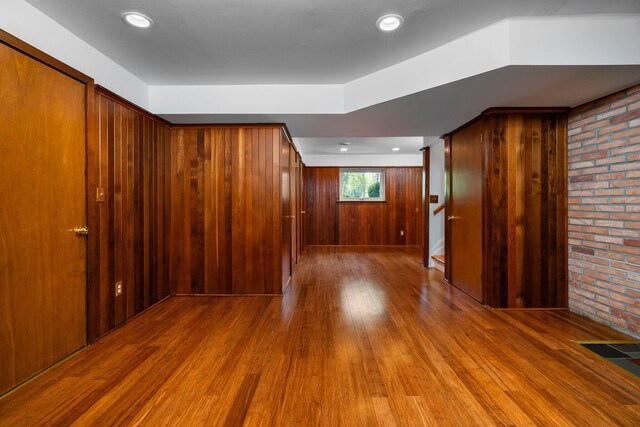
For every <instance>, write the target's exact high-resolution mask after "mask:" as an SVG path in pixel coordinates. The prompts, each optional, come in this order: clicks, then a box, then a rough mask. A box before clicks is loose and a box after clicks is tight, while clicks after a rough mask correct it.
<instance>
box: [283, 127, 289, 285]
mask: <svg viewBox="0 0 640 427" xmlns="http://www.w3.org/2000/svg"><path fill="white" fill-rule="evenodd" d="M290 150H291V148H290V146H289V139H288V138H287V136H286V134H285V133H284V132H282V136H281V138H280V174H281V177H282V181H281V190H280V191H281V203H282V288H283V289H284V288H285V287H286V286H287V285H288V284H289V279H290V278H291V185H290V182H291V165H290V163H289V161H290V157H289V156H290Z"/></svg>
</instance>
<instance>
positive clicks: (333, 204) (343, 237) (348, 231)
mask: <svg viewBox="0 0 640 427" xmlns="http://www.w3.org/2000/svg"><path fill="white" fill-rule="evenodd" d="M384 170H385V198H386V201H385V202H339V201H338V199H339V186H340V168H331V167H328V168H327V167H318V168H313V167H306V168H305V176H304V182H305V184H304V185H305V196H306V200H305V202H306V209H305V211H306V220H305V222H306V224H305V232H306V236H305V237H306V238H305V243H306V244H309V245H421V244H422V242H423V231H422V230H423V228H422V212H423V207H422V168H421V167H407V168H385V169H384Z"/></svg>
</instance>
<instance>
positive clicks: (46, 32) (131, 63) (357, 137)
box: [0, 0, 640, 165]
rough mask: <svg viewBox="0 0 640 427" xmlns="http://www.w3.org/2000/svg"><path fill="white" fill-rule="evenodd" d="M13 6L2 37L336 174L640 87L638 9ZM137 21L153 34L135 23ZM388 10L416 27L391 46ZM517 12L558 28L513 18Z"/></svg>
mask: <svg viewBox="0 0 640 427" xmlns="http://www.w3.org/2000/svg"><path fill="white" fill-rule="evenodd" d="M3 2H4V4H3V8H2V13H0V27H4V28H3V29H5V30H7V31H9V32H11V33H13V34H15V35H16V36H18V37H21V38H22V39H23V40H25V41H27V42H28V43H31V44H33V45H34V46H36V47H38V48H40V49H42V50H44V51H45V52H47V53H49V54H51V55H53V56H55V57H57V58H59V59H61V60H62V61H64V62H66V63H67V64H69V65H71V66H73V67H76V68H78V69H79V70H81V71H83V72H85V73H87V74H89V75H91V76H93V77H95V78H96V83H97V84H101V85H104V86H105V87H107V88H108V89H111V90H113V91H114V92H116V93H118V94H120V95H121V96H124V97H125V98H128V99H130V100H132V102H134V103H138V104H139V105H141V106H143V107H144V108H148V109H150V110H151V111H152V112H154V113H157V114H160V115H161V116H163V117H165V118H166V119H168V120H169V121H171V122H173V123H274V122H278V123H286V124H287V126H288V128H289V130H290V131H291V133H292V135H293V137H294V141H295V143H296V144H297V145H298V146H299V148H300V149H301V151H302V152H303V158H304V156H305V155H307V156H312V157H314V158H315V159H316V160H315V161H317V162H318V164H323V165H328V164H333V162H338V163H340V165H347V163H348V160H345V159H348V158H350V159H354V160H352V161H353V162H356V160H355V159H356V158H358V159H360V160H358V161H359V162H360V163H362V164H365V163H366V164H369V163H370V164H371V165H373V164H374V163H375V164H380V165H391V164H393V161H397V163H398V164H405V165H406V164H413V163H412V162H416V161H419V159H420V156H419V155H418V154H415V153H416V151H415V150H416V149H417V148H418V147H419V146H420V145H422V144H423V143H424V145H429V144H430V143H432V142H433V141H437V140H438V135H441V134H443V133H446V132H448V131H451V130H452V129H454V128H456V127H458V126H460V125H461V124H462V123H464V122H466V121H468V120H469V119H471V118H473V117H475V116H476V115H478V114H479V113H480V112H482V111H483V110H484V109H486V108H489V107H496V106H569V107H571V106H575V105H579V104H581V103H583V102H586V101H589V100H592V99H594V98H597V97H599V96H603V95H606V94H608V93H611V92H613V91H616V90H619V89H622V88H625V87H628V86H630V85H632V84H635V83H638V82H640V49H638V47H639V46H640V37H638V34H640V32H639V31H638V26H637V25H636V23H637V22H640V20H639V19H638V15H639V14H640V0H483V1H479V0H3ZM30 5H33V6H35V7H36V8H38V9H39V10H40V11H41V12H42V13H41V12H39V11H38V10H36V9H34V8H33V7H32V6H30ZM129 10H135V11H140V12H143V13H145V14H147V15H149V16H150V17H152V18H153V19H154V21H155V26H154V27H153V28H152V29H150V30H148V31H143V30H139V29H134V28H130V27H128V26H126V25H125V24H124V23H123V22H122V21H121V19H120V15H121V14H122V13H123V12H125V11H129ZM390 12H394V13H399V14H401V15H403V16H404V18H405V25H404V26H403V27H402V28H401V29H400V30H399V31H398V32H397V33H393V34H382V33H380V32H378V31H377V30H376V28H375V27H374V22H375V20H376V19H377V18H378V17H379V16H381V15H383V14H385V13H390ZM518 16H520V17H544V18H536V19H534V20H530V21H529V22H527V20H526V19H525V20H524V21H523V20H519V21H517V22H515V21H514V22H513V23H509V22H507V23H505V22H504V21H503V20H504V19H505V18H511V17H518ZM608 17H611V18H613V20H607V19H608ZM626 17H632V18H631V20H627V21H625V19H626ZM549 19H551V21H549ZM585 19H586V20H585ZM52 20H53V21H52ZM54 21H55V22H54ZM501 21H502V22H503V23H502V24H495V23H497V22H501ZM508 21H512V20H508ZM553 21H555V23H554V22H553ZM56 22H57V23H56ZM492 24H495V25H492ZM543 28H544V30H543ZM72 33H73V34H72ZM523 35H524V37H523ZM622 41H624V42H622ZM425 52H427V53H425ZM403 61H404V62H403ZM257 85H261V86H257ZM342 141H348V142H351V143H352V145H351V147H350V151H349V155H347V156H345V155H344V153H339V157H338V156H336V155H335V154H334V151H333V150H335V149H336V147H337V146H338V145H337V144H338V143H339V142H342ZM392 146H399V147H400V148H401V151H400V152H399V153H392V152H390V151H389V149H390V147H392ZM392 154H395V155H392ZM394 159H395V160H394ZM416 159H418V160H416ZM363 162H364V163H363ZM372 162H373V163H372ZM338 163H336V164H338Z"/></svg>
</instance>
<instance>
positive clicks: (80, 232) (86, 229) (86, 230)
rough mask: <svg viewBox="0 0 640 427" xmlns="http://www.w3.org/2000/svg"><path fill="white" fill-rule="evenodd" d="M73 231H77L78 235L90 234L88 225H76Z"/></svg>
mask: <svg viewBox="0 0 640 427" xmlns="http://www.w3.org/2000/svg"><path fill="white" fill-rule="evenodd" d="M73 232H74V233H76V236H78V237H84V236H87V235H88V234H89V227H87V226H86V225H84V226H82V227H76V228H74V229H73Z"/></svg>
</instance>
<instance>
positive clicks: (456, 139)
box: [447, 121, 483, 302]
mask: <svg viewBox="0 0 640 427" xmlns="http://www.w3.org/2000/svg"><path fill="white" fill-rule="evenodd" d="M481 131H482V122H481V121H476V122H475V123H473V124H471V125H469V126H467V127H465V128H463V129H461V130H460V131H458V132H456V133H454V134H453V135H451V143H450V144H451V145H450V150H449V155H450V156H451V157H450V168H451V169H450V175H451V178H450V179H451V181H450V185H451V189H450V191H451V193H450V194H451V200H450V204H449V206H448V207H447V221H449V222H450V230H451V240H450V242H451V248H450V249H449V250H450V251H451V252H450V254H451V256H450V260H451V276H450V278H449V280H450V282H451V283H452V284H453V285H454V286H456V287H457V288H459V289H461V290H462V291H464V292H465V293H467V294H468V295H470V296H472V297H473V298H475V299H477V300H478V301H481V302H482V300H483V295H482V144H481Z"/></svg>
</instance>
